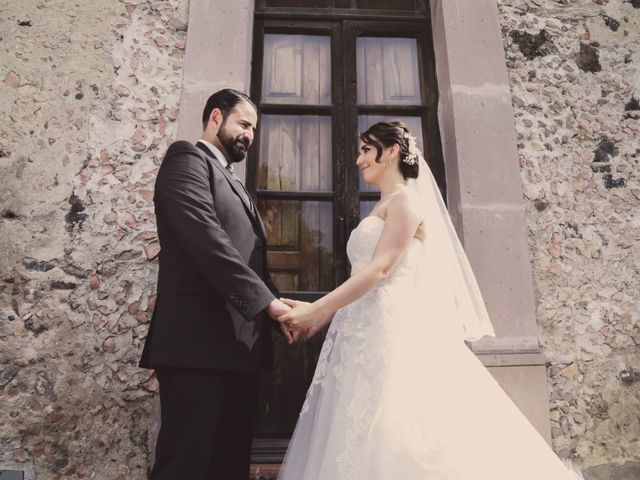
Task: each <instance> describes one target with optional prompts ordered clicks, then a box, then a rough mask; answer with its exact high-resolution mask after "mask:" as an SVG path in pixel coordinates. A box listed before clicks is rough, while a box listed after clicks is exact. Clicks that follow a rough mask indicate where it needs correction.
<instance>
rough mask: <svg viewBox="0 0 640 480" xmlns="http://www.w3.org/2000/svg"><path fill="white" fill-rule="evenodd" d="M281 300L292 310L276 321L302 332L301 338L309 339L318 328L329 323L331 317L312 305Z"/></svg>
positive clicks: (286, 299) (287, 299)
mask: <svg viewBox="0 0 640 480" xmlns="http://www.w3.org/2000/svg"><path fill="white" fill-rule="evenodd" d="M281 300H282V301H283V302H284V303H286V304H287V305H289V306H290V307H292V310H290V311H289V312H288V313H285V314H284V315H281V316H280V317H278V321H279V322H284V323H285V324H287V325H289V326H293V327H294V328H297V329H300V330H304V331H305V334H304V337H303V338H311V337H312V336H313V335H315V333H316V332H317V331H318V330H319V329H320V328H322V327H323V326H324V325H326V324H327V323H329V321H330V320H331V318H332V315H327V314H326V313H324V312H322V311H321V310H320V309H319V308H318V307H317V306H316V305H315V304H313V303H308V302H301V301H298V300H291V299H289V298H282V299H281Z"/></svg>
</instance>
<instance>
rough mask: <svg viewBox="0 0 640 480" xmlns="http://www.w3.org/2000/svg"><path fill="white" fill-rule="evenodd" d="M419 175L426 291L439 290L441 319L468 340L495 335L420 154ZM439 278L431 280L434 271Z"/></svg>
mask: <svg viewBox="0 0 640 480" xmlns="http://www.w3.org/2000/svg"><path fill="white" fill-rule="evenodd" d="M419 162H420V163H419V165H420V166H419V175H418V178H417V179H412V180H409V182H408V184H409V188H411V189H412V190H413V191H414V192H415V194H416V197H417V202H416V203H417V206H418V209H419V211H420V213H421V215H422V216H423V218H424V229H425V232H426V238H425V241H424V242H423V244H422V245H423V246H422V256H421V258H422V264H421V265H420V267H419V269H418V272H417V273H418V275H419V281H420V282H421V283H422V285H420V286H421V287H424V288H421V290H422V291H423V292H425V291H428V290H429V289H436V290H437V295H436V296H434V298H437V299H439V301H440V305H439V309H440V313H441V315H442V318H447V319H448V320H449V321H451V322H455V323H456V324H457V325H459V326H460V327H461V328H462V332H463V336H464V338H465V340H469V341H475V340H479V339H480V338H482V337H483V336H485V335H489V336H495V333H494V330H493V326H492V325H491V320H490V319H489V314H488V313H487V308H486V306H485V304H484V300H483V299H482V294H481V293H480V288H479V287H478V282H477V281H476V278H475V275H474V274H473V271H472V270H471V266H470V265H469V260H468V259H467V255H466V254H465V251H464V250H463V248H462V245H461V244H460V240H459V239H458V235H457V233H456V231H455V228H454V227H453V224H452V223H451V218H450V217H449V212H448V211H447V208H446V206H445V204H444V201H443V200H442V195H441V194H440V190H439V189H438V185H437V183H436V180H435V178H434V177H433V174H432V173H431V169H430V168H429V166H428V165H427V162H426V161H425V160H424V158H423V157H422V156H421V155H420V156H419ZM434 272H436V273H437V277H438V281H437V282H436V283H435V284H434V283H433V282H430V281H429V277H432V276H433V273H434Z"/></svg>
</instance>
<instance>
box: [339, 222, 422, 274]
mask: <svg viewBox="0 0 640 480" xmlns="http://www.w3.org/2000/svg"><path fill="white" fill-rule="evenodd" d="M384 224H385V221H384V220H383V219H382V218H380V217H378V216H376V215H370V216H368V217H365V218H363V219H362V221H361V222H360V223H359V224H358V226H357V227H356V228H355V229H354V230H353V231H352V232H351V235H350V236H349V241H348V242H347V256H348V257H349V262H350V263H351V274H352V275H353V274H355V273H356V272H358V271H359V270H360V269H362V268H363V267H364V266H365V265H366V264H367V263H369V262H370V261H371V258H372V257H373V252H374V251H375V248H376V245H377V244H378V240H379V239H380V235H382V230H383V229H384ZM420 245H421V242H420V240H418V239H417V238H414V239H413V242H411V246H410V247H409V248H408V249H407V251H406V252H405V253H404V255H403V256H402V258H401V259H400V260H399V261H398V263H397V264H396V266H395V267H394V269H393V272H391V275H390V276H389V278H390V279H391V278H395V277H398V276H406V275H411V274H412V273H413V272H414V271H415V268H416V267H417V265H418V264H419V262H418V259H419V255H420Z"/></svg>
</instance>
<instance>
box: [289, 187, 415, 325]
mask: <svg viewBox="0 0 640 480" xmlns="http://www.w3.org/2000/svg"><path fill="white" fill-rule="evenodd" d="M412 200H413V197H412V196H409V195H407V194H400V195H398V196H396V197H394V198H393V199H392V200H391V201H390V202H389V205H388V206H387V217H386V221H385V223H384V228H383V231H382V234H381V235H380V239H379V240H378V244H377V245H376V248H375V251H374V252H373V256H372V258H371V261H370V262H369V263H368V264H367V265H366V266H365V267H363V268H362V269H361V270H360V271H358V272H357V273H356V274H354V275H353V276H351V277H350V278H349V279H348V280H347V281H346V282H344V283H343V284H342V285H340V286H339V287H338V288H336V289H335V290H333V291H331V292H330V293H328V294H327V295H325V296H324V297H322V298H320V299H318V300H316V301H315V302H313V303H312V304H310V305H305V304H300V305H299V307H298V308H296V309H294V310H292V311H291V312H289V313H288V314H286V315H284V316H282V317H280V318H279V319H278V320H280V321H290V322H292V323H294V324H295V325H296V326H298V327H300V328H306V327H308V326H310V325H311V324H313V323H315V322H317V321H322V320H327V319H330V318H331V317H332V316H333V314H334V313H335V312H336V310H338V309H339V308H342V307H344V306H345V305H348V304H350V303H352V302H354V301H356V300H357V299H358V298H360V297H362V296H363V295H365V294H366V293H367V292H369V291H370V290H371V289H373V288H374V287H375V286H376V285H378V284H379V283H380V282H382V281H383V280H385V279H386V278H388V276H389V274H390V273H391V271H392V270H393V268H394V267H395V265H396V264H397V263H398V260H400V258H401V257H402V255H403V254H404V253H405V251H406V250H407V248H409V245H410V244H411V241H412V239H413V237H414V236H415V234H416V231H417V229H418V227H419V225H420V218H419V217H418V215H417V213H416V211H415V208H413V206H412V205H411V201H412Z"/></svg>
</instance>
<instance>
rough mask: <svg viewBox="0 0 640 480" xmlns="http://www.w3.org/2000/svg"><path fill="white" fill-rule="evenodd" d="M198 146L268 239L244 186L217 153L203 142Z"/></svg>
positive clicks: (197, 144)
mask: <svg viewBox="0 0 640 480" xmlns="http://www.w3.org/2000/svg"><path fill="white" fill-rule="evenodd" d="M196 147H198V148H199V149H200V150H202V151H203V152H204V153H205V154H206V155H207V157H208V158H209V160H210V161H211V163H212V164H213V165H214V167H216V168H217V169H218V170H219V171H220V173H222V175H224V178H226V179H227V182H229V185H230V186H231V189H232V190H233V192H234V193H235V194H236V195H237V196H238V197H239V198H240V201H241V202H242V204H243V205H244V209H245V211H246V212H247V215H248V216H249V218H250V219H251V221H252V222H253V223H254V224H257V226H258V228H259V229H260V232H261V233H262V236H263V237H264V239H265V240H266V238H267V232H266V230H265V228H264V225H263V223H262V220H261V219H260V218H259V216H257V215H255V214H254V213H253V212H254V211H255V212H256V213H257V212H258V209H257V208H255V209H254V206H253V205H252V204H251V203H249V202H250V201H251V200H249V202H247V200H246V199H245V195H243V193H242V192H241V191H240V189H241V188H242V187H241V186H240V185H238V182H236V181H235V179H234V178H233V177H232V176H231V174H230V173H229V171H228V170H227V169H226V168H224V167H223V166H222V164H221V163H220V161H219V160H218V159H217V158H216V157H215V155H214V154H213V153H212V152H211V150H209V149H208V148H207V146H206V145H204V144H203V143H200V142H197V143H196ZM247 195H248V192H247Z"/></svg>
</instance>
